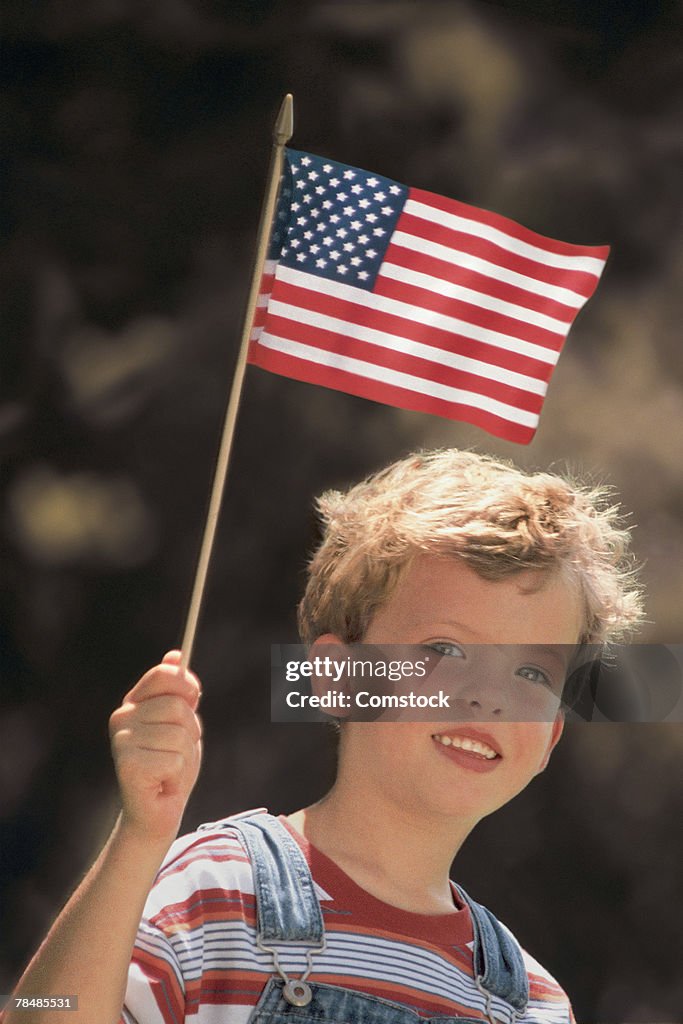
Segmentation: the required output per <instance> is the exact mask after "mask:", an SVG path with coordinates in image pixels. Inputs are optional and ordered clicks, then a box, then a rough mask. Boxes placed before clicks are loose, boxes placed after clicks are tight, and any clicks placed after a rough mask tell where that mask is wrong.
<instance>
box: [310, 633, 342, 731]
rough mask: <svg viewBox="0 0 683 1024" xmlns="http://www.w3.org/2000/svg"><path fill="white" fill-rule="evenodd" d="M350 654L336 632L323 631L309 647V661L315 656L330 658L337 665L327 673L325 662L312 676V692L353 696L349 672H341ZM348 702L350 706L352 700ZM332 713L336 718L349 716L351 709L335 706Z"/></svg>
mask: <svg viewBox="0 0 683 1024" xmlns="http://www.w3.org/2000/svg"><path fill="white" fill-rule="evenodd" d="M350 654H351V651H350V650H349V648H348V647H347V645H346V644H345V643H344V641H343V640H341V639H340V638H339V637H338V636H336V635H335V634H334V633H323V635H322V636H319V637H317V638H316V639H315V640H314V641H313V643H312V644H311V646H310V647H309V649H308V659H309V661H314V659H315V658H320V659H324V658H329V659H330V662H336V666H335V665H330V671H331V675H330V674H327V673H326V671H325V666H324V664H323V666H322V668H321V670H320V671H319V672H316V673H314V674H313V675H312V676H311V692H312V693H314V694H315V695H316V696H317V697H322V696H323V695H324V694H326V693H329V692H330V691H332V692H334V693H341V694H345V695H349V697H351V695H352V693H353V691H352V687H351V682H350V680H349V677H348V674H347V673H346V672H344V673H343V674H340V672H339V668H340V667H341V665H342V664H343V665H346V663H347V658H348V657H349V656H350ZM328 664H329V663H328ZM348 703H349V706H350V703H351V702H350V700H349V701H348ZM331 713H332V715H333V717H334V718H348V716H349V710H348V709H346V708H344V707H335V708H334V711H333V712H331Z"/></svg>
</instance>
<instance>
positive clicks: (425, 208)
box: [249, 149, 609, 444]
mask: <svg viewBox="0 0 683 1024" xmlns="http://www.w3.org/2000/svg"><path fill="white" fill-rule="evenodd" d="M608 252H609V249H608V247H606V246H602V247H587V246H579V245H569V244H567V243H566V242H558V241H555V240H554V239H552V238H545V237H544V236H543V235H538V234H536V233H535V232H533V231H529V230H528V229H527V228H524V227H522V226H521V225H519V224H516V223H515V222H514V221H512V220H509V219H508V218H506V217H501V216H499V215H498V214H496V213H490V212H489V211H487V210H480V209H477V208H476V207H474V206H468V205H466V204H465V203H460V202H458V201H456V200H454V199H446V198H444V197H442V196H438V195H435V194H434V193H431V192H425V191H422V190H421V189H415V188H408V187H407V186H405V185H400V184H399V183H398V182H396V181H392V180H391V179H390V178H385V177H383V176H382V175H380V174H372V173H370V172H369V171H363V170H360V169H359V168H357V167H348V166H347V165H345V164H340V163H338V162H336V161H334V160H328V159H326V158H324V157H319V156H313V155H312V154H310V153H302V152H298V151H296V150H291V149H288V150H286V156H285V170H284V176H283V181H282V185H281V190H280V198H279V203H278V209H277V212H276V215H275V219H274V226H273V233H272V238H271V244H270V250H269V255H268V259H267V260H266V265H265V268H264V273H263V279H262V282H261V293H260V297H259V304H258V308H257V312H256V316H255V318H254V325H253V331H252V335H251V341H250V349H249V362H251V363H253V364H255V365H257V366H261V367H263V368H264V369H266V370H271V371H272V372H274V373H279V374H282V375H284V376H286V377H293V378H295V379H297V380H301V381H308V382H309V383H311V384H321V385H324V386H326V387H329V388H335V389H336V390H338V391H346V392H348V393H350V394H353V395H360V396H361V397H363V398H369V399H372V400H373V401H376V402H383V403H385V404H387V405H393V406H398V407H400V408H403V409H412V410H415V411H421V412H428V413H433V414H435V415H437V416H445V417H448V418H450V419H455V420H461V421H464V422H467V423H473V424H476V425H477V426H479V427H482V428H483V429H485V430H488V431H489V432H490V433H492V434H495V435H497V436H498V437H503V438H506V439H507V440H510V441H517V442H520V443H522V444H527V443H528V442H529V441H530V440H531V439H532V437H533V436H534V433H535V430H536V427H537V424H538V418H539V415H540V412H541V406H542V404H543V399H544V396H545V393H546V390H547V387H548V382H549V380H550V377H551V374H552V372H553V368H554V366H555V364H556V362H557V360H558V358H559V354H560V351H561V348H562V345H563V343H564V340H565V338H566V336H567V333H568V331H569V328H570V327H571V324H572V322H573V320H574V317H575V316H576V314H577V313H578V311H579V309H580V308H581V307H582V306H583V304H584V302H586V301H587V299H589V298H590V296H591V295H592V294H593V292H594V290H595V288H596V286H597V283H598V280H599V278H600V274H601V273H602V269H603V267H604V265H605V261H606V259H607V255H608Z"/></svg>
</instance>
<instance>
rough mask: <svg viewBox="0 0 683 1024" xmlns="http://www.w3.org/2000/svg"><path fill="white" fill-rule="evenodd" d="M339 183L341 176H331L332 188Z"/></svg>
mask: <svg viewBox="0 0 683 1024" xmlns="http://www.w3.org/2000/svg"><path fill="white" fill-rule="evenodd" d="M338 184H339V178H330V185H331V186H332V188H336V187H337V185H338Z"/></svg>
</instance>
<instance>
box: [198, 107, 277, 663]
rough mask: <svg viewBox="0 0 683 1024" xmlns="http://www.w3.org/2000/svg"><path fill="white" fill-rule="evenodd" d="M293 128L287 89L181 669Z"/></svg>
mask: <svg viewBox="0 0 683 1024" xmlns="http://www.w3.org/2000/svg"><path fill="white" fill-rule="evenodd" d="M293 132H294V115H293V102H292V96H291V93H287V95H286V96H285V98H284V100H283V101H282V106H281V107H280V113H279V114H278V117H277V121H276V122H275V128H274V130H273V151H272V155H271V161H270V170H269V175H268V185H267V190H266V195H265V198H264V201H263V208H262V210H261V220H260V223H259V230H258V238H257V247H256V258H255V261H254V273H253V277H252V279H251V289H250V291H249V298H248V301H247V309H246V313H245V317H244V326H243V328H242V340H241V342H240V349H239V354H238V356H237V364H236V366H235V375H234V377H233V380H232V388H231V390H230V399H229V401H228V408H227V411H226V414H225V423H224V425H223V436H222V438H221V444H220V448H219V450H218V459H217V461H216V469H215V473H214V478H213V486H212V488H211V498H210V501H209V511H208V513H207V517H206V525H205V526H204V536H203V538H202V546H201V549H200V552H199V558H198V560H197V568H196V571H195V578H194V585H193V587H192V597H191V599H190V610H189V611H188V613H187V619H186V621H185V632H184V634H183V644H182V652H181V658H180V669H181V671H184V670H185V669H186V668H187V667H188V665H189V663H190V658H191V657H192V648H193V647H194V638H195V633H196V631H197V621H198V619H199V610H200V607H201V603H202V597H203V596H204V588H205V586H206V577H207V573H208V570H209V562H210V561H211V551H212V549H213V542H214V539H215V536H216V527H217V525H218V515H219V512H220V507H221V501H222V498H223V489H224V487H225V477H226V475H227V472H228V462H229V460H230V452H231V449H232V439H233V437H234V434H235V421H236V419H237V410H238V408H239V402H240V396H241V394H242V384H243V382H244V373H245V370H246V367H247V354H248V351H249V340H250V337H251V329H252V323H253V320H254V313H255V311H256V302H257V299H258V296H259V289H260V286H261V275H262V273H263V265H264V263H265V260H266V253H267V250H268V241H269V239H270V229H271V224H272V222H273V214H274V212H275V203H276V201H277V194H278V188H279V185H280V177H281V175H282V166H283V162H284V148H285V145H286V144H287V142H289V140H290V139H291V137H292V134H293Z"/></svg>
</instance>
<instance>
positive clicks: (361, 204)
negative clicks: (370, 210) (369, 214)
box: [358, 199, 370, 209]
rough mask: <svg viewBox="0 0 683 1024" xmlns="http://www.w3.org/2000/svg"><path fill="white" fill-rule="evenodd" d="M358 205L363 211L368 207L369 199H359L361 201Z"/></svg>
mask: <svg viewBox="0 0 683 1024" xmlns="http://www.w3.org/2000/svg"><path fill="white" fill-rule="evenodd" d="M358 205H359V206H361V207H362V208H363V209H365V208H366V207H367V206H369V205H370V200H369V199H361V201H360V202H359V204H358Z"/></svg>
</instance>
